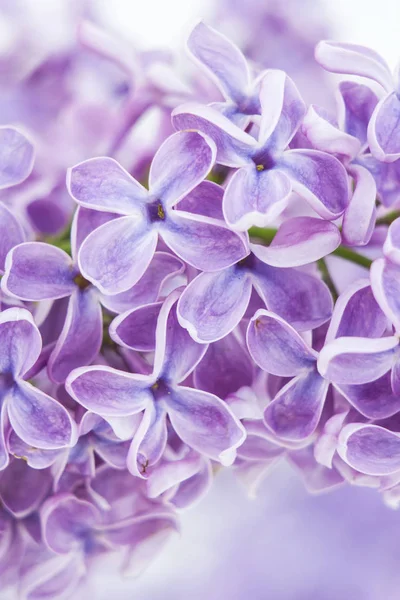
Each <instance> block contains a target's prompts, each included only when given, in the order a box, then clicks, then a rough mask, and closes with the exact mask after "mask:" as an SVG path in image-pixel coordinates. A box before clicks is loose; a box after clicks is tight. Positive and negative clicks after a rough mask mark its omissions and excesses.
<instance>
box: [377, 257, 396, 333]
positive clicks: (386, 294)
mask: <svg viewBox="0 0 400 600" xmlns="http://www.w3.org/2000/svg"><path fill="white" fill-rule="evenodd" d="M370 274H371V275H370V276H371V287H372V291H373V293H374V296H375V299H376V301H377V302H378V304H379V306H380V307H381V309H382V310H383V312H384V313H385V315H386V317H387V318H388V319H389V320H390V322H391V323H393V325H394V326H395V327H396V329H397V330H399V329H400V266H399V265H396V264H393V263H392V262H390V261H388V260H385V259H384V258H378V259H377V260H374V262H373V263H372V266H371V271H370Z"/></svg>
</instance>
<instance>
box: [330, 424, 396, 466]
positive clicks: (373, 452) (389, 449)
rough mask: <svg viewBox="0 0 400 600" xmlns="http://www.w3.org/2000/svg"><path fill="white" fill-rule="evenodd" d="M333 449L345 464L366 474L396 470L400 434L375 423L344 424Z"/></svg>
mask: <svg viewBox="0 0 400 600" xmlns="http://www.w3.org/2000/svg"><path fill="white" fill-rule="evenodd" d="M337 451H338V453H339V455H340V457H341V458H342V459H343V460H344V461H345V462H346V463H347V464H348V465H350V466H351V467H352V468H353V469H356V470H357V471H361V473H366V474H367V475H391V474H392V473H397V472H398V471H400V436H399V435H398V434H397V433H393V432H392V431H388V430H387V429H385V428H383V427H380V426H379V425H367V424H366V425H364V424H357V423H354V424H353V423H352V424H349V425H346V426H345V427H343V429H342V431H341V432H340V435H339V445H338V449H337Z"/></svg>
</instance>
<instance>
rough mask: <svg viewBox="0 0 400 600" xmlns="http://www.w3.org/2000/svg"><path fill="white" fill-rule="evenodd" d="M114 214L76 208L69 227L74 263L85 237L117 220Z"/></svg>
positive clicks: (82, 207)
mask: <svg viewBox="0 0 400 600" xmlns="http://www.w3.org/2000/svg"><path fill="white" fill-rule="evenodd" d="M118 217H119V215H117V214H115V213H108V212H100V211H99V210H93V209H91V208H85V207H84V206H78V207H77V209H76V211H75V215H74V218H73V220H72V225H71V253H72V259H73V261H74V262H76V261H77V256H78V252H79V250H80V247H81V246H82V243H83V242H84V240H85V239H86V238H87V236H88V235H89V234H90V233H92V231H94V230H95V229H97V228H98V227H100V225H104V223H108V221H112V220H113V219H117V218H118Z"/></svg>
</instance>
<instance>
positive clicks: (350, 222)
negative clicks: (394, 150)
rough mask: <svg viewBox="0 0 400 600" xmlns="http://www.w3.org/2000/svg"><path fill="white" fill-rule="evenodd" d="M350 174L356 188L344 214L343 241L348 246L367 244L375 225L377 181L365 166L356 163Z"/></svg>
mask: <svg viewBox="0 0 400 600" xmlns="http://www.w3.org/2000/svg"><path fill="white" fill-rule="evenodd" d="M350 174H351V175H352V177H353V179H354V182H355V189H354V191H353V195H352V197H351V198H350V202H349V205H348V207H347V208H346V210H345V213H344V216H343V224H342V236H343V242H344V243H345V244H347V245H348V246H365V245H366V244H368V242H369V241H370V239H371V236H372V234H373V232H374V227H375V221H376V183H375V179H374V178H373V177H372V175H371V173H370V172H369V171H367V169H365V168H364V167H360V166H358V165H354V166H352V167H351V170H350Z"/></svg>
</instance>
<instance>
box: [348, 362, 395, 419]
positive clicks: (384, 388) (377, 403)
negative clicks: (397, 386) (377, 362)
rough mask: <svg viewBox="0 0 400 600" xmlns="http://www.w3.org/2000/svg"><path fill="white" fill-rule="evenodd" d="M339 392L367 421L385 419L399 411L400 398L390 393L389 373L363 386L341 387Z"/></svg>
mask: <svg viewBox="0 0 400 600" xmlns="http://www.w3.org/2000/svg"><path fill="white" fill-rule="evenodd" d="M339 390H340V392H341V393H342V394H343V395H344V397H345V398H347V400H348V401H349V402H350V403H351V404H352V405H353V406H354V407H355V408H356V409H357V410H358V412H360V413H361V414H362V415H365V416H366V417H368V418H369V419H386V417H391V416H392V415H394V414H395V413H397V412H399V410H400V398H399V397H398V396H395V395H394V394H393V392H392V386H391V377H390V373H386V374H385V375H383V377H380V378H379V379H377V380H376V381H371V382H370V383H364V384H363V385H341V386H339Z"/></svg>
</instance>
